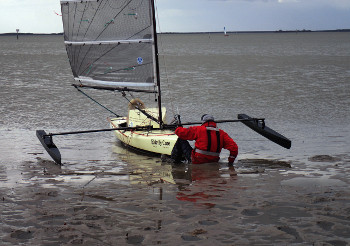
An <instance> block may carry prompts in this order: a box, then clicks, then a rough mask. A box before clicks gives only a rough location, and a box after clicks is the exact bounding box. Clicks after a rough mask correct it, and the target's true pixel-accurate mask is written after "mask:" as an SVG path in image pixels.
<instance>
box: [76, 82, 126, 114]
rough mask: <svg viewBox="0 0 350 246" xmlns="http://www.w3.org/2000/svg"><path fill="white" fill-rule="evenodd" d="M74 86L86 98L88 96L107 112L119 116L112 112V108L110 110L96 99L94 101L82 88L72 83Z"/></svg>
mask: <svg viewBox="0 0 350 246" xmlns="http://www.w3.org/2000/svg"><path fill="white" fill-rule="evenodd" d="M73 86H74V87H75V89H77V90H78V91H79V92H80V93H81V94H83V95H84V96H86V97H87V98H89V99H90V100H92V101H93V102H95V103H96V104H98V105H99V106H101V107H102V108H104V109H106V110H107V111H108V112H110V113H112V114H114V115H115V116H117V117H121V116H120V115H118V114H116V113H114V112H113V111H112V110H110V109H109V108H107V107H105V106H103V105H102V104H101V103H99V102H98V101H96V100H95V99H93V98H92V97H90V96H89V95H88V94H86V93H85V92H83V91H82V90H80V89H79V88H78V86H77V85H73Z"/></svg>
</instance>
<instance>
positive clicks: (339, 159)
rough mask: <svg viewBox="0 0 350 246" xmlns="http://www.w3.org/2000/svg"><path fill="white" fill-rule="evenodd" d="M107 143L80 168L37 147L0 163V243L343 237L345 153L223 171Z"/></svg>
mask: <svg viewBox="0 0 350 246" xmlns="http://www.w3.org/2000/svg"><path fill="white" fill-rule="evenodd" d="M113 148H114V151H117V152H118V156H119V159H117V160H114V161H112V160H88V161H87V163H86V165H87V166H84V165H80V164H77V163H76V164H75V163H65V165H64V166H62V167H59V166H57V165H55V164H54V163H53V162H52V161H51V160H49V159H48V158H47V155H46V154H45V153H43V152H40V151H39V152H37V153H29V152H28V153H27V154H28V155H31V156H32V160H31V161H23V162H21V163H20V165H18V166H13V167H10V166H9V165H7V168H5V166H4V165H1V166H0V180H1V183H2V186H0V187H1V188H0V191H1V197H0V198H1V206H0V207H1V226H0V227H1V230H0V238H1V241H2V244H1V245H214V244H215V245H349V244H350V236H349V235H350V196H349V195H350V194H349V193H350V191H349V173H350V172H349V171H350V170H349V169H350V156H348V155H342V156H328V155H318V156H312V157H310V158H309V160H307V162H306V163H297V162H291V161H281V160H273V159H251V158H240V159H239V160H238V161H237V162H236V163H235V166H234V167H231V168H229V167H227V166H226V164H225V163H219V164H211V165H209V164H208V165H196V166H195V165H180V166H174V165H172V164H171V163H168V162H164V161H163V162H162V161H161V159H160V158H158V157H152V156H145V155H139V154H136V153H133V152H131V151H128V150H127V149H124V148H123V147H122V146H119V144H118V143H116V144H115V146H114V147H113ZM311 164H312V165H313V169H312V170H311V169H310V165H311ZM87 167H88V168H87Z"/></svg>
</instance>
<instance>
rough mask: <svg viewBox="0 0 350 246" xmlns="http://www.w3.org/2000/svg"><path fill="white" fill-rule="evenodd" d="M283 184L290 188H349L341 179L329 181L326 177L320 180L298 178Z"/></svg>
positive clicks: (285, 181)
mask: <svg viewBox="0 0 350 246" xmlns="http://www.w3.org/2000/svg"><path fill="white" fill-rule="evenodd" d="M281 184H282V185H289V186H308V187H312V186H319V187H327V186H347V183H345V182H343V181H341V180H339V179H329V178H326V177H319V178H311V177H308V178H306V177H297V178H293V179H289V180H284V181H282V182H281Z"/></svg>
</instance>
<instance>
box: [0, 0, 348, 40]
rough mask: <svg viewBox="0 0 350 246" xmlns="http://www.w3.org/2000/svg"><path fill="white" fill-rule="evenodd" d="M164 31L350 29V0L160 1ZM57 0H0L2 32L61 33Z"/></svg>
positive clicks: (162, 29) (58, 2)
mask: <svg viewBox="0 0 350 246" xmlns="http://www.w3.org/2000/svg"><path fill="white" fill-rule="evenodd" d="M156 2H157V8H158V15H159V18H160V30H161V31H162V32H195V31H199V32H203V31H204V32H206V31H221V30H223V28H224V26H226V29H227V30H228V31H274V30H280V29H282V30H296V29H311V30H324V29H350V0H176V1H174V0H157V1H156ZM55 12H56V13H58V14H60V13H61V12H60V1H59V0H31V1H29V0H0V23H1V25H0V33H7V32H15V30H16V29H17V28H19V29H20V31H21V32H34V33H53V32H62V23H61V17H60V16H58V15H57V14H56V13H55Z"/></svg>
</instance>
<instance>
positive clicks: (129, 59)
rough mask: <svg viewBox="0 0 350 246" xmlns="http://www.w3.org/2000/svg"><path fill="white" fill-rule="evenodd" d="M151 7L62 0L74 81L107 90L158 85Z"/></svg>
mask: <svg viewBox="0 0 350 246" xmlns="http://www.w3.org/2000/svg"><path fill="white" fill-rule="evenodd" d="M151 3H152V0H142V1H140V0H99V1H97V0H83V1H81V0H62V1H61V7H62V19H63V27H64V39H65V45H66V50H67V54H68V58H69V61H70V65H71V68H72V72H73V75H74V77H75V79H77V80H79V81H80V82H81V83H89V84H94V83H95V84H103V85H107V86H115V85H117V86H126V87H128V86H130V87H144V86H157V80H158V78H157V74H156V69H155V67H156V64H155V63H156V59H155V56H156V52H155V49H154V40H155V38H154V35H156V34H155V33H154V30H153V28H154V26H153V25H154V23H153V18H154V16H153V12H152V11H151V7H152V6H151ZM79 78H91V79H87V80H86V79H79Z"/></svg>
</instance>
